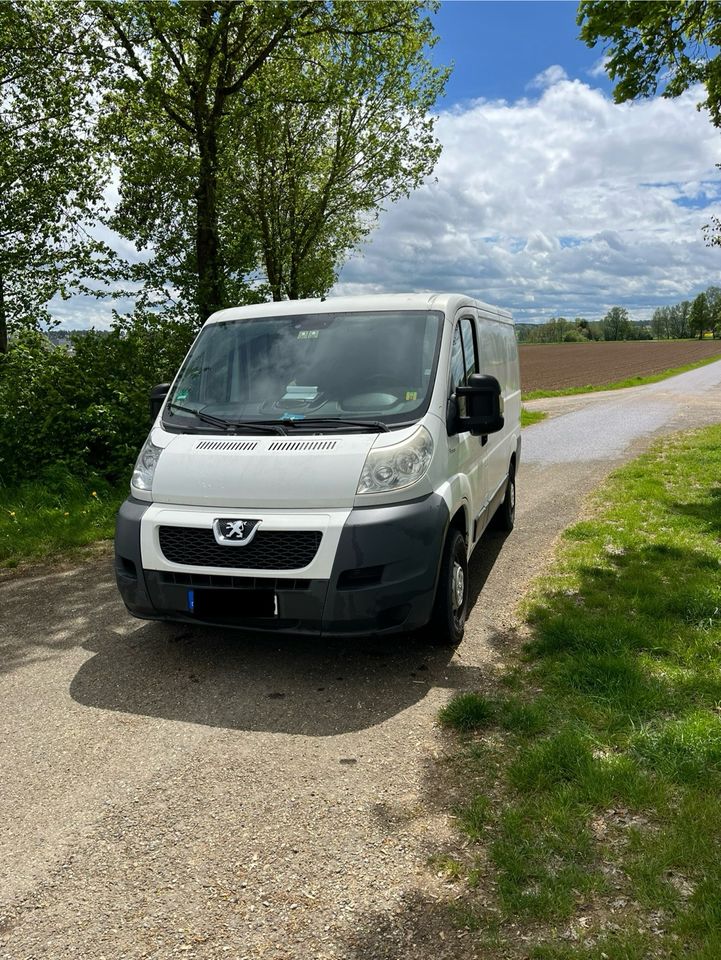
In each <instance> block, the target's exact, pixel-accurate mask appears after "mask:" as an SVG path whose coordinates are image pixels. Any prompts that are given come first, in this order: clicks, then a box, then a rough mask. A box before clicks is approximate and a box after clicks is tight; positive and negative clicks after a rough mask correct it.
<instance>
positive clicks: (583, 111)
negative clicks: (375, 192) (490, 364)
mask: <svg viewBox="0 0 721 960" xmlns="http://www.w3.org/2000/svg"><path fill="white" fill-rule="evenodd" d="M434 19H435V24H436V29H437V31H438V33H439V35H440V41H439V43H438V44H437V45H436V47H435V49H434V53H433V57H434V59H435V61H436V62H438V63H448V62H453V63H454V72H453V75H452V76H451V79H450V81H449V84H448V87H447V91H446V96H445V98H444V100H443V101H442V102H441V103H439V104H438V120H437V124H436V135H437V136H438V138H439V140H440V141H441V143H442V144H443V153H442V155H441V158H440V160H439V163H438V165H437V167H436V170H435V171H434V176H433V178H431V179H430V180H429V181H428V183H427V184H425V185H424V186H422V187H421V188H420V189H419V190H417V191H416V192H415V193H414V194H413V195H412V196H411V197H410V198H409V199H407V200H402V201H400V202H399V203H397V204H395V205H394V206H393V207H392V208H391V209H389V210H387V211H386V212H384V213H383V214H382V215H381V216H380V218H379V221H378V225H377V227H376V229H375V231H374V233H373V234H372V235H371V237H370V238H369V239H368V241H367V242H366V243H365V244H364V246H363V247H362V249H361V250H360V251H358V252H357V253H356V254H354V255H353V256H352V257H351V258H350V259H349V261H348V262H347V263H346V264H345V265H344V267H343V269H342V271H341V274H340V277H339V283H338V284H337V286H336V292H339V293H356V292H357V293H361V292H382V291H400V290H429V289H450V290H459V291H463V292H465V293H469V294H471V295H473V296H476V297H478V298H479V299H481V300H485V301H487V302H489V303H496V304H500V305H502V306H504V307H509V308H510V309H511V310H512V311H513V312H514V315H515V316H516V319H517V320H520V321H526V322H541V321H543V320H546V319H548V318H549V317H551V316H566V317H575V316H584V317H587V318H589V319H597V318H600V317H602V316H603V315H604V313H605V312H606V311H607V310H608V309H609V308H610V307H612V306H615V305H620V306H624V307H626V308H627V309H628V310H629V312H630V314H631V316H632V317H634V318H635V319H646V318H648V317H650V315H651V314H652V312H653V310H654V308H655V307H657V306H661V305H664V304H668V303H676V302H678V301H680V300H683V299H687V298H689V297H692V296H694V295H695V294H696V293H698V292H700V291H701V290H704V289H706V288H707V287H708V286H710V285H711V284H718V285H721V269H720V268H721V248H718V247H715V248H708V247H707V246H706V245H705V243H704V237H703V231H702V227H703V225H704V224H706V223H708V221H709V219H710V217H711V216H712V215H716V216H718V215H719V214H721V174H720V173H719V170H718V169H717V167H716V164H717V163H720V162H721V132H719V131H718V130H716V129H715V128H714V127H712V126H711V124H710V122H709V120H708V116H707V115H706V114H705V113H704V112H703V111H698V110H697V109H696V106H697V104H698V102H699V101H700V100H701V99H702V98H703V91H702V90H701V89H695V90H691V91H688V92H687V93H686V94H684V95H683V96H682V97H680V98H678V99H676V100H664V99H661V98H652V99H650V100H646V101H641V102H638V103H629V104H615V103H614V102H613V100H612V96H611V84H610V82H609V80H608V77H607V76H606V75H605V72H604V70H603V49H602V48H601V47H596V48H589V47H587V46H586V45H585V44H584V43H582V42H581V41H580V40H579V39H578V29H579V28H578V26H577V24H576V4H575V3H565V2H544V0H537V2H523V0H521V2H470V0H446V2H444V3H443V4H442V6H441V9H440V11H439V12H438V14H436V15H435V18H434Z"/></svg>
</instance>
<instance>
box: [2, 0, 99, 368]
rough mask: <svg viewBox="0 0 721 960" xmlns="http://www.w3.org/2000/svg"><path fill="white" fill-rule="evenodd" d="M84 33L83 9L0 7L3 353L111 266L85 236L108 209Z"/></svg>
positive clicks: (37, 2)
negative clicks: (54, 305) (15, 335)
mask: <svg viewBox="0 0 721 960" xmlns="http://www.w3.org/2000/svg"><path fill="white" fill-rule="evenodd" d="M86 29H87V23H86V22H85V18H84V14H83V12H82V8H81V7H80V6H79V5H76V4H59V3H52V2H45V0H33V2H23V0H8V2H5V3H0V353H2V352H4V351H5V350H6V348H7V332H8V330H9V331H10V332H12V331H13V330H14V329H18V328H19V327H22V326H28V325H29V326H36V325H37V324H38V321H40V320H47V319H49V315H48V313H47V310H46V304H47V303H48V301H49V300H50V299H51V298H52V297H53V296H55V295H56V294H61V295H67V293H68V291H69V289H70V288H71V287H72V286H76V287H77V286H78V284H80V283H81V281H82V279H83V278H86V279H87V278H92V277H98V276H101V275H103V274H104V273H105V272H106V271H107V269H108V266H109V259H110V254H109V250H108V249H107V248H106V247H105V246H104V245H103V244H101V243H99V242H97V241H94V240H92V239H91V238H90V237H89V236H88V235H87V233H86V232H85V230H84V228H86V227H87V226H88V224H90V223H92V221H93V220H94V219H95V218H96V216H97V214H98V212H99V210H100V207H101V181H100V169H99V164H98V162H97V161H96V152H95V149H94V144H93V98H92V95H93V80H92V76H93V68H92V66H90V65H89V64H88V63H86V62H85V61H84V59H83V54H82V50H81V47H82V40H81V38H82V36H83V34H84V31H85V30H86Z"/></svg>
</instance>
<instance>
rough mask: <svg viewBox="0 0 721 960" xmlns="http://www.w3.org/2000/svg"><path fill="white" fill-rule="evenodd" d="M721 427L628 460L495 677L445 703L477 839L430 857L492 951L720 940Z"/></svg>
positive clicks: (555, 953) (681, 951)
mask: <svg viewBox="0 0 721 960" xmlns="http://www.w3.org/2000/svg"><path fill="white" fill-rule="evenodd" d="M720 476H721V427H714V428H711V429H706V430H703V431H699V432H696V433H694V434H690V435H683V436H677V437H674V438H671V439H668V440H666V441H664V442H662V443H661V444H659V445H657V446H656V447H655V448H654V449H653V450H652V451H651V452H650V453H649V454H647V455H646V456H644V457H642V458H640V459H639V460H637V461H635V462H634V463H632V464H630V465H629V466H627V467H625V468H623V469H622V470H620V471H618V472H617V473H616V474H615V475H613V477H612V478H611V479H610V480H609V481H608V482H607V484H606V485H605V486H604V488H603V489H602V490H601V491H600V492H599V493H598V494H597V495H595V496H594V499H593V502H592V505H591V506H592V509H591V510H590V511H589V514H592V515H593V516H594V519H589V520H584V521H582V522H580V523H577V524H576V525H575V526H573V527H571V528H570V529H569V530H568V531H567V532H566V534H565V536H564V540H563V543H562V545H561V547H560V550H559V555H558V558H557V562H556V564H555V565H554V567H553V572H552V574H551V575H550V578H548V579H545V580H544V581H543V582H542V583H539V584H538V586H537V589H536V590H535V592H534V593H533V594H532V596H531V599H530V600H529V601H528V602H527V608H526V611H525V612H526V617H527V626H528V628H529V638H528V642H527V643H526V645H525V647H524V649H523V651H522V653H519V654H518V655H517V657H516V658H515V663H512V665H511V666H510V668H509V669H508V671H507V672H506V673H505V674H504V675H503V676H502V677H501V678H500V679H499V681H498V682H497V683H496V684H494V685H493V686H492V687H490V688H489V689H486V690H484V691H483V694H480V693H474V692H469V693H463V694H461V695H459V696H457V697H455V698H454V699H453V700H451V701H450V702H449V704H448V705H447V706H446V707H445V708H444V709H443V710H442V711H441V714H440V717H439V720H440V723H441V724H442V725H443V726H445V727H447V728H449V729H450V730H453V731H455V733H454V734H453V740H452V743H451V745H450V746H449V756H448V758H447V763H448V765H449V769H448V773H449V775H450V776H451V777H452V778H453V779H454V781H455V782H456V783H457V785H458V787H459V789H461V790H463V791H465V794H466V795H465V799H464V800H463V802H462V803H461V804H460V806H459V807H458V808H457V809H456V810H455V811H454V812H455V815H456V818H457V825H458V828H459V831H460V833H461V834H462V835H463V837H464V838H465V839H464V842H462V843H461V842H459V844H458V851H454V850H448V851H445V852H443V853H442V854H439V855H438V856H437V857H435V858H434V861H433V863H434V867H435V869H437V870H440V871H441V872H443V873H445V875H446V876H447V878H448V880H449V882H453V883H456V884H457V885H458V887H459V890H458V894H457V897H458V898H457V899H456V900H455V902H454V906H453V911H454V917H455V921H456V923H457V924H458V925H459V926H461V927H464V928H466V929H469V930H471V931H472V932H473V936H474V937H475V938H477V943H478V948H479V949H480V950H483V956H486V957H489V958H500V957H503V958H507V957H534V958H538V960H636V958H638V960H642V958H643V960H647V958H679V960H680V958H681V957H694V958H698V960H701V958H706V960H711V958H715V957H718V956H721V714H720V713H719V704H721V577H719V570H720V567H721V541H720V535H721V486H720V485H719V481H718V478H719V477H720Z"/></svg>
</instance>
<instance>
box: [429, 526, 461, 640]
mask: <svg viewBox="0 0 721 960" xmlns="http://www.w3.org/2000/svg"><path fill="white" fill-rule="evenodd" d="M467 613H468V558H467V557H466V541H465V540H464V539H463V535H462V534H461V533H460V531H459V530H455V529H452V530H449V531H448V536H447V537H446V542H445V545H444V547H443V558H442V559H441V569H440V573H439V575H438V586H437V587H436V598H435V600H434V603H433V612H432V614H431V619H430V621H429V623H428V626H427V627H426V630H425V634H426V637H427V639H428V641H429V643H432V644H433V645H434V646H441V647H446V646H456V644H458V643H460V642H461V640H462V639H463V631H464V629H465V626H466V615H467Z"/></svg>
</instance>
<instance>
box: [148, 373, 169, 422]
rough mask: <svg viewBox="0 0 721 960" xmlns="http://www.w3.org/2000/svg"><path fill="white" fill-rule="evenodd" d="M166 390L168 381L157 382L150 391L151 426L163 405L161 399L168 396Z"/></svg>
mask: <svg viewBox="0 0 721 960" xmlns="http://www.w3.org/2000/svg"><path fill="white" fill-rule="evenodd" d="M168 390H170V384H169V383H159V384H158V385H157V386H155V387H153V389H152V390H151V391H150V425H151V426H152V425H153V424H154V423H155V418H156V417H157V416H158V414H159V413H160V408H161V407H162V406H163V401H164V400H165V398H166V397H167V396H168Z"/></svg>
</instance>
